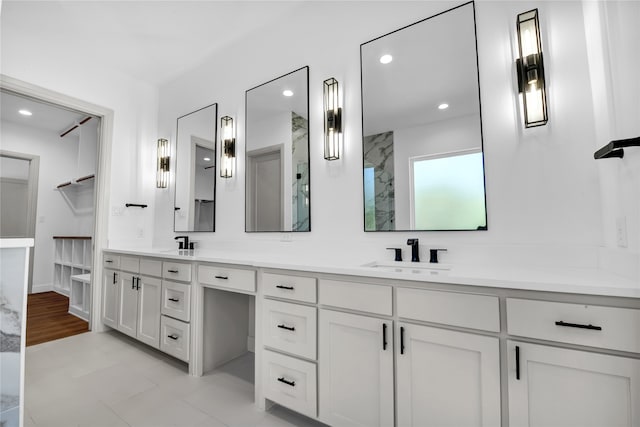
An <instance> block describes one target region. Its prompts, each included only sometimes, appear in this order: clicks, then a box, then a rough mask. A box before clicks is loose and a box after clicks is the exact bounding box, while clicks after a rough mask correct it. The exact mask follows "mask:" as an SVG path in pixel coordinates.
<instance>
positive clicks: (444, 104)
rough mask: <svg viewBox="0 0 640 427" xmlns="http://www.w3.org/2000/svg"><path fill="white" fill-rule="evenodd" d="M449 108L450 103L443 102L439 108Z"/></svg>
mask: <svg viewBox="0 0 640 427" xmlns="http://www.w3.org/2000/svg"><path fill="white" fill-rule="evenodd" d="M447 108H449V104H446V103H442V104H440V105H438V109H439V110H446V109H447Z"/></svg>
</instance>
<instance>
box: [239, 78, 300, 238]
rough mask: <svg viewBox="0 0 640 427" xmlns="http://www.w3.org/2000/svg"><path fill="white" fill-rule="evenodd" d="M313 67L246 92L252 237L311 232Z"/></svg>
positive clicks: (247, 220) (248, 219) (248, 211)
mask: <svg viewBox="0 0 640 427" xmlns="http://www.w3.org/2000/svg"><path fill="white" fill-rule="evenodd" d="M308 87H309V67H303V68H300V69H299V70H296V71H293V72H291V73H289V74H286V75H284V76H282V77H279V78H277V79H275V80H271V81H269V82H267V83H264V84H262V85H260V86H257V87H255V88H253V89H249V90H248V91H247V92H246V109H247V111H246V156H247V157H246V165H247V166H246V167H247V172H246V192H245V194H246V196H245V197H246V199H245V230H246V231H310V229H311V218H310V193H309V188H310V187H309V101H308V100H309V92H308V91H309V89H308Z"/></svg>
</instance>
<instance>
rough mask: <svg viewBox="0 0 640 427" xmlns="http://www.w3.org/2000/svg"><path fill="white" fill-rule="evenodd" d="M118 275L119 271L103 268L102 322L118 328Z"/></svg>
mask: <svg viewBox="0 0 640 427" xmlns="http://www.w3.org/2000/svg"><path fill="white" fill-rule="evenodd" d="M119 276H120V273H119V272H117V271H114V270H106V269H105V270H104V276H103V279H102V323H104V324H105V325H107V326H110V327H112V328H114V329H117V328H118V292H119V289H120V285H119V280H118V279H119V278H120V277H119Z"/></svg>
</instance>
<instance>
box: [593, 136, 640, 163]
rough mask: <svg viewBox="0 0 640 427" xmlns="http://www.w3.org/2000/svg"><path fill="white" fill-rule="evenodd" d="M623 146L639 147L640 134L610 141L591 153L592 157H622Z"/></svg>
mask: <svg viewBox="0 0 640 427" xmlns="http://www.w3.org/2000/svg"><path fill="white" fill-rule="evenodd" d="M624 147H640V136H638V137H635V138H628V139H618V140H616V141H611V142H610V143H608V144H607V145H605V146H604V147H602V148H601V149H599V150H598V151H596V152H595V153H593V158H594V159H596V160H597V159H608V158H611V157H618V158H620V159H621V158H623V157H624V149H623V148H624Z"/></svg>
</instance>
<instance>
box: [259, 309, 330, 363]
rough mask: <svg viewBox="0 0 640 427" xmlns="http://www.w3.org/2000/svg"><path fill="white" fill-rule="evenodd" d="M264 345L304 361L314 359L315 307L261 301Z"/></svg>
mask: <svg viewBox="0 0 640 427" xmlns="http://www.w3.org/2000/svg"><path fill="white" fill-rule="evenodd" d="M263 313H264V318H263V320H264V321H263V328H264V329H263V331H264V338H263V341H264V345H266V346H267V347H271V348H275V349H277V350H282V351H286V352H287V353H292V354H295V355H298V356H302V357H306V358H308V359H315V358H316V330H317V328H316V325H317V315H316V308H315V307H308V306H306V305H298V304H290V303H287V302H281V301H274V300H268V299H266V300H263Z"/></svg>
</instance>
